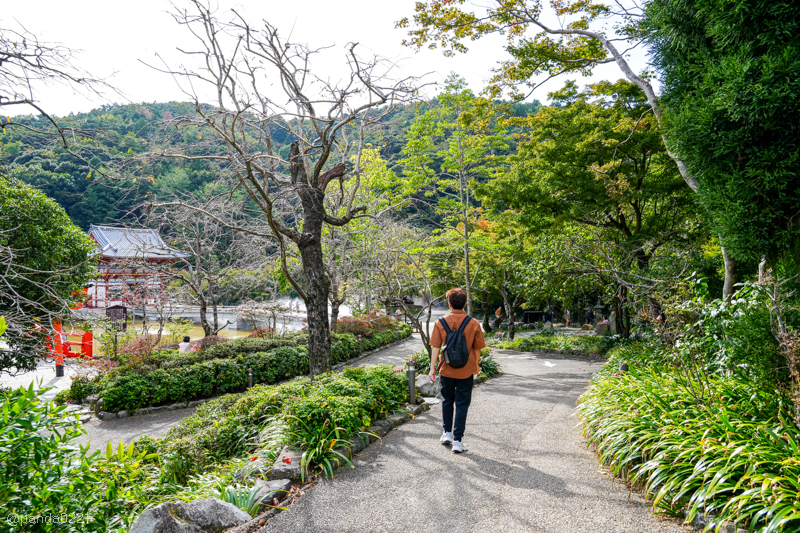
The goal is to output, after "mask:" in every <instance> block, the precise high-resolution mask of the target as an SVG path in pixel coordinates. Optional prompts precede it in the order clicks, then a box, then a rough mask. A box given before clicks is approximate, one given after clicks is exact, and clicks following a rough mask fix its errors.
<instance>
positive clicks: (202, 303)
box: [200, 299, 211, 337]
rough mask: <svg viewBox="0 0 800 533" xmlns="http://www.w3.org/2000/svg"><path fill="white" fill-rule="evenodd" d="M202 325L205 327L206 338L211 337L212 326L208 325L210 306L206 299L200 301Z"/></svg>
mask: <svg viewBox="0 0 800 533" xmlns="http://www.w3.org/2000/svg"><path fill="white" fill-rule="evenodd" d="M200 325H201V326H203V333H205V335H206V337H208V336H209V335H211V325H210V324H209V323H208V306H207V305H206V301H205V300H204V299H201V300H200Z"/></svg>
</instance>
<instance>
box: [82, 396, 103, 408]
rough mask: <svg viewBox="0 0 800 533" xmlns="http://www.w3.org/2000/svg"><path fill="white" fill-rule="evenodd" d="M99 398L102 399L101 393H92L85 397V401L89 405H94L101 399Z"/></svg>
mask: <svg viewBox="0 0 800 533" xmlns="http://www.w3.org/2000/svg"><path fill="white" fill-rule="evenodd" d="M99 399H100V395H99V394H90V395H89V396H87V397H86V398H84V399H83V403H88V404H89V405H94V404H95V403H96V402H97V400H99Z"/></svg>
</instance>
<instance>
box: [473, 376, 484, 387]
mask: <svg viewBox="0 0 800 533" xmlns="http://www.w3.org/2000/svg"><path fill="white" fill-rule="evenodd" d="M484 381H486V376H485V375H483V374H479V375H477V376H475V385H480V384H481V383H483V382H484Z"/></svg>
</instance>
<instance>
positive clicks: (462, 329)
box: [442, 315, 472, 334]
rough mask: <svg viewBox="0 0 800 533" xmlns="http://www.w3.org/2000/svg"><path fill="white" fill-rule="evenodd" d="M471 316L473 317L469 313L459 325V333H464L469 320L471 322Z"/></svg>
mask: <svg viewBox="0 0 800 533" xmlns="http://www.w3.org/2000/svg"><path fill="white" fill-rule="evenodd" d="M471 318H472V317H471V316H469V315H467V317H466V318H465V319H464V320H463V321H462V322H461V325H460V326H459V327H458V332H459V333H462V334H463V333H464V328H466V327H467V322H469V320H470V319H471ZM442 320H444V319H442Z"/></svg>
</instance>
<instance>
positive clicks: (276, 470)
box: [267, 448, 303, 483]
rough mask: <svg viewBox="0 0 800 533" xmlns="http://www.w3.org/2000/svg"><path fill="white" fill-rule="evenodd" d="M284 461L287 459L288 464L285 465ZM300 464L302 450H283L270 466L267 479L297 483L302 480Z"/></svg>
mask: <svg viewBox="0 0 800 533" xmlns="http://www.w3.org/2000/svg"><path fill="white" fill-rule="evenodd" d="M284 459H289V462H288V463H287V462H286V461H284ZM302 462H303V452H302V450H292V449H291V448H284V449H283V450H282V451H281V454H280V455H279V456H278V458H277V459H276V460H275V463H274V464H273V465H272V470H270V471H269V474H268V476H267V479H291V480H292V481H295V482H297V483H299V482H300V480H301V478H302Z"/></svg>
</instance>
